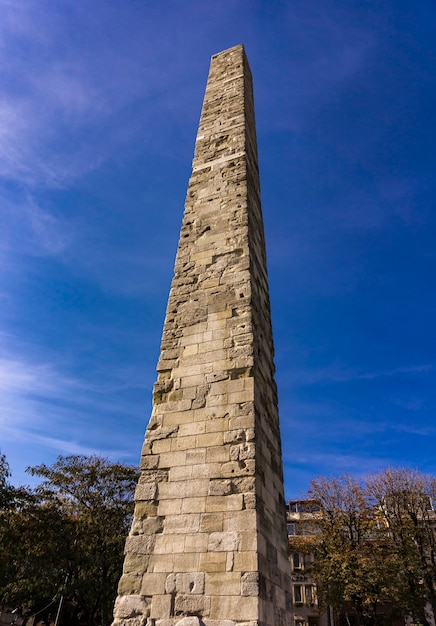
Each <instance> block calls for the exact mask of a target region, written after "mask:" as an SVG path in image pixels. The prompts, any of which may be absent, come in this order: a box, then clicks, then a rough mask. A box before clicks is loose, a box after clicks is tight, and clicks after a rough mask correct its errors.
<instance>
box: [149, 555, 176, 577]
mask: <svg viewBox="0 0 436 626" xmlns="http://www.w3.org/2000/svg"><path fill="white" fill-rule="evenodd" d="M173 569H174V555H173V554H168V553H166V554H156V553H154V554H153V555H152V556H151V557H150V563H149V566H148V571H149V572H166V573H167V574H170V573H171V572H172V571H173Z"/></svg>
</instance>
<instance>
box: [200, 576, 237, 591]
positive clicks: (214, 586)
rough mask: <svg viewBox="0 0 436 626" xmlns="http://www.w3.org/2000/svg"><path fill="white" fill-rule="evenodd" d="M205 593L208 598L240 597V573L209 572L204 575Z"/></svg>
mask: <svg viewBox="0 0 436 626" xmlns="http://www.w3.org/2000/svg"><path fill="white" fill-rule="evenodd" d="M205 593H206V595H208V596H240V595H241V573H240V572H210V573H208V574H206V587H205Z"/></svg>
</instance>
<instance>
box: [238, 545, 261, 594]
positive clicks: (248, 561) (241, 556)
mask: <svg viewBox="0 0 436 626" xmlns="http://www.w3.org/2000/svg"><path fill="white" fill-rule="evenodd" d="M253 543H255V542H253ZM254 549H255V545H253V550H251V551H245V552H236V553H235V555H234V561H233V569H234V570H235V571H236V572H254V571H257V570H258V567H259V560H258V558H257V552H255V550H254ZM246 595H248V594H246Z"/></svg>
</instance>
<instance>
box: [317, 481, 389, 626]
mask: <svg viewBox="0 0 436 626" xmlns="http://www.w3.org/2000/svg"><path fill="white" fill-rule="evenodd" d="M309 497H310V498H311V499H312V500H314V501H315V502H316V504H317V506H318V508H319V513H318V514H317V515H316V516H315V517H314V524H315V525H316V532H314V533H313V534H312V539H311V544H312V545H311V549H313V550H314V554H315V560H314V570H313V574H314V577H315V581H316V583H317V588H318V597H319V601H320V604H321V605H324V606H325V607H326V606H332V607H333V609H335V610H337V611H341V612H343V613H347V612H350V611H352V612H354V613H355V614H356V615H357V616H358V618H359V621H360V624H362V626H373V625H374V624H377V623H380V622H381V620H382V617H381V615H382V614H381V611H380V609H381V608H382V604H383V601H384V600H385V599H386V597H387V596H389V595H390V594H391V587H392V586H393V580H394V579H395V576H396V574H395V572H396V558H395V554H394V553H393V552H392V541H391V539H390V537H389V536H388V535H387V533H385V532H384V531H383V529H381V528H380V524H379V523H378V521H379V520H378V515H377V513H376V511H375V510H374V506H373V505H372V503H371V501H370V500H369V499H368V497H367V494H366V490H365V486H364V484H363V483H361V482H360V481H358V480H356V479H354V478H352V477H351V476H349V475H348V474H345V475H344V476H342V477H339V478H330V479H327V478H325V477H321V478H316V479H314V480H312V482H311V485H310V490H309Z"/></svg>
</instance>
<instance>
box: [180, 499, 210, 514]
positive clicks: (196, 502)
mask: <svg viewBox="0 0 436 626" xmlns="http://www.w3.org/2000/svg"><path fill="white" fill-rule="evenodd" d="M205 511H206V498H205V497H202V498H184V499H183V500H182V511H181V512H182V513H204V512H205Z"/></svg>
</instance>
